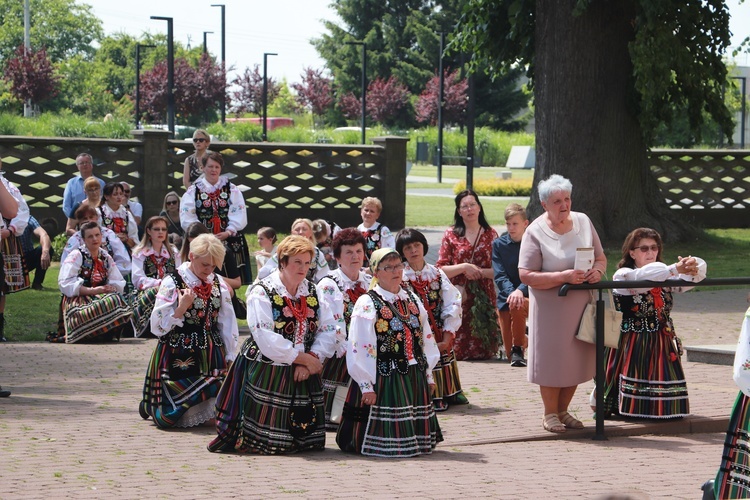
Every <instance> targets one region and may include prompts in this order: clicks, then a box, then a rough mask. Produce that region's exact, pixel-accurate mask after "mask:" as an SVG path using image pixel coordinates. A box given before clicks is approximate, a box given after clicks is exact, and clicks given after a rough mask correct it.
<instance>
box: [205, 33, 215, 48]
mask: <svg viewBox="0 0 750 500" xmlns="http://www.w3.org/2000/svg"><path fill="white" fill-rule="evenodd" d="M213 34H214V32H213V31H204V32H203V53H204V54H208V43H207V42H206V35H213Z"/></svg>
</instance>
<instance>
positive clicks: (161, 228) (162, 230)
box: [151, 227, 167, 233]
mask: <svg viewBox="0 0 750 500" xmlns="http://www.w3.org/2000/svg"><path fill="white" fill-rule="evenodd" d="M166 230H167V228H166V227H152V228H151V231H159V232H160V233H161V232H164V231H166Z"/></svg>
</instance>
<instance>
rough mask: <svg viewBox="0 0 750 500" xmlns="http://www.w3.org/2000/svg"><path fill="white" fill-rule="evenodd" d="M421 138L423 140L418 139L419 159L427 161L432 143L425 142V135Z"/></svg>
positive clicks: (419, 160)
mask: <svg viewBox="0 0 750 500" xmlns="http://www.w3.org/2000/svg"><path fill="white" fill-rule="evenodd" d="M421 139H422V140H420V141H417V161H418V162H423V163H427V161H429V156H430V143H429V142H424V137H422V138H421Z"/></svg>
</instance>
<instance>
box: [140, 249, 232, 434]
mask: <svg viewBox="0 0 750 500" xmlns="http://www.w3.org/2000/svg"><path fill="white" fill-rule="evenodd" d="M225 252H226V250H225V249H224V245H223V244H222V243H221V241H219V240H218V239H217V238H216V237H215V236H213V235H211V234H202V235H200V236H198V237H196V238H195V239H194V240H193V241H192V243H190V254H189V259H190V260H189V261H188V262H183V263H182V264H181V265H180V267H179V268H178V269H177V272H175V273H173V274H170V275H168V276H167V277H165V278H164V279H163V280H162V282H161V286H160V287H159V293H158V294H157V296H156V304H155V305H154V311H153V312H152V313H151V333H153V334H154V335H156V336H157V337H159V343H158V344H157V345H156V349H155V350H154V354H153V355H152V356H151V362H150V363H149V365H148V370H147V372H146V381H145V383H144V385H143V401H141V406H140V412H141V417H143V418H148V417H149V416H151V417H153V419H154V423H156V425H158V426H159V427H162V428H167V427H193V426H195V425H200V424H202V423H204V422H206V421H208V420H211V419H212V418H214V403H215V401H216V395H217V394H218V392H219V388H220V387H221V383H222V382H223V381H224V376H225V375H226V371H227V365H228V364H229V363H231V361H232V360H233V359H234V357H235V352H236V349H237V343H238V339H239V334H238V331H237V321H236V320H235V318H234V310H233V309H232V300H231V294H230V292H229V287H228V286H227V285H226V283H224V280H223V279H222V278H221V277H220V276H218V275H216V274H214V272H213V271H214V268H215V267H216V266H221V263H222V262H223V260H224V254H225Z"/></svg>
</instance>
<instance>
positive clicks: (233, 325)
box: [151, 262, 240, 362]
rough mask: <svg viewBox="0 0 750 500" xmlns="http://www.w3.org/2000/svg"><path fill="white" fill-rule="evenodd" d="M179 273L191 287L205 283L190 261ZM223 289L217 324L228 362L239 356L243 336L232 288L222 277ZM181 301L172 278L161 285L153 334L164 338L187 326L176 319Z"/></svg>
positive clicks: (181, 319)
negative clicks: (179, 327)
mask: <svg viewBox="0 0 750 500" xmlns="http://www.w3.org/2000/svg"><path fill="white" fill-rule="evenodd" d="M177 272H178V273H179V275H180V277H181V278H182V279H183V281H185V284H186V285H187V286H189V287H190V288H193V287H196V286H198V285H200V284H201V279H200V278H198V277H197V276H196V275H195V274H193V272H192V271H191V270H190V262H183V263H182V264H181V265H180V267H178V268H177ZM213 280H214V274H213V273H211V274H209V275H208V278H207V280H206V281H210V282H213ZM219 289H220V291H221V307H220V308H219V316H218V317H217V318H216V321H217V323H218V325H219V334H220V335H221V338H222V340H223V341H224V347H225V348H226V360H227V362H231V361H233V360H234V358H236V357H237V344H238V343H239V338H240V335H239V331H238V329H237V319H236V318H235V317H234V308H233V307H232V295H231V292H230V291H229V286H227V284H226V283H225V282H224V278H222V277H221V276H219ZM178 301H179V293H178V292H177V286H176V285H175V282H174V280H173V279H172V277H171V276H166V277H165V278H164V279H163V280H162V282H161V285H160V286H159V292H158V293H157V294H156V304H155V305H154V311H153V312H152V313H151V333H153V334H154V335H156V336H157V337H162V336H164V335H166V334H168V333H169V332H171V331H172V329H173V328H174V327H175V326H182V325H183V318H182V317H180V318H175V317H174V312H175V309H177V306H178Z"/></svg>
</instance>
